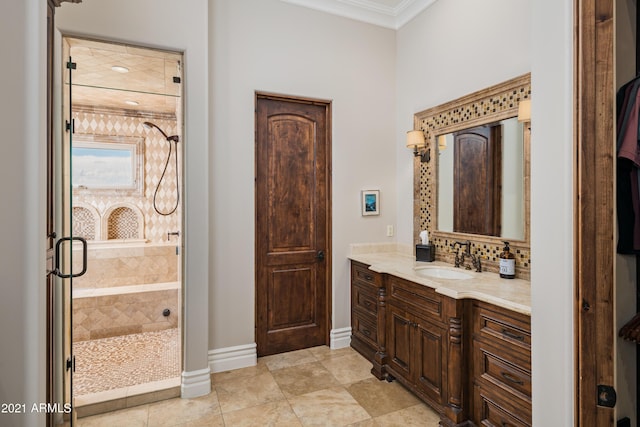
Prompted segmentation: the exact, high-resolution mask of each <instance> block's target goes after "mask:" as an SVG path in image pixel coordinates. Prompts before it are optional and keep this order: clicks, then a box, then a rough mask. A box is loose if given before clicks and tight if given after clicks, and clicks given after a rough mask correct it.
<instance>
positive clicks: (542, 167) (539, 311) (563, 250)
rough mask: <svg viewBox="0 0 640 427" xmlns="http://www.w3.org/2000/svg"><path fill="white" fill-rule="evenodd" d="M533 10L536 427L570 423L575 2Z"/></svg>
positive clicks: (544, 2)
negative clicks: (573, 12)
mask: <svg viewBox="0 0 640 427" xmlns="http://www.w3.org/2000/svg"><path fill="white" fill-rule="evenodd" d="M531 5H532V9H531V12H532V22H533V25H532V28H531V30H532V37H531V40H532V43H531V80H532V101H531V124H532V128H531V258H532V265H531V299H532V316H531V328H532V344H531V348H532V350H533V354H532V373H533V425H536V426H571V425H573V424H574V423H573V419H574V416H573V410H574V399H573V391H574V378H573V371H574V363H573V359H574V356H573V346H574V340H573V286H574V285H573V283H574V281H573V200H574V198H573V197H572V193H573V173H574V172H573V159H574V157H573V115H572V113H573V92H572V88H573V64H572V59H573V48H572V47H573V15H572V11H573V1H572V0H536V1H532V2H531ZM551 207H553V209H551Z"/></svg>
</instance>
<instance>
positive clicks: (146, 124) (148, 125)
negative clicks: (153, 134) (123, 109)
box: [142, 122, 180, 142]
mask: <svg viewBox="0 0 640 427" xmlns="http://www.w3.org/2000/svg"><path fill="white" fill-rule="evenodd" d="M142 125H143V126H144V127H145V128H147V129H151V128H156V129H157V130H158V132H160V133H161V134H162V136H164V137H165V138H166V140H167V141H173V142H180V137H178V135H171V136H167V134H166V133H164V131H163V130H162V129H160V127H159V126H158V125H157V124H155V123H151V122H144V123H142Z"/></svg>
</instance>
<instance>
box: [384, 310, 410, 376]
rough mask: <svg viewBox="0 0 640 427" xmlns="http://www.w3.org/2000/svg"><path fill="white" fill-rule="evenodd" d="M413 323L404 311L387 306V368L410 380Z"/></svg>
mask: <svg viewBox="0 0 640 427" xmlns="http://www.w3.org/2000/svg"><path fill="white" fill-rule="evenodd" d="M412 333H413V323H412V322H411V319H410V318H409V316H407V314H406V313H405V312H404V310H401V309H398V308H396V307H394V306H389V310H388V312H387V334H388V335H387V354H388V355H389V366H390V367H391V368H392V369H393V370H395V371H396V372H397V373H398V374H399V375H402V376H404V377H405V378H406V379H407V380H411V364H412V348H411V341H412V340H411V336H412Z"/></svg>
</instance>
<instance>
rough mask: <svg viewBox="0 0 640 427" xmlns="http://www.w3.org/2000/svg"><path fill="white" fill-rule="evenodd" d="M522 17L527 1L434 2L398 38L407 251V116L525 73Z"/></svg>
mask: <svg viewBox="0 0 640 427" xmlns="http://www.w3.org/2000/svg"><path fill="white" fill-rule="evenodd" d="M528 11H529V0H484V1H481V2H480V1H475V0H446V1H437V2H435V3H434V4H433V5H431V6H430V7H428V8H427V9H426V10H425V11H423V12H422V13H421V14H420V15H418V16H417V17H416V18H415V19H413V20H412V21H411V22H409V23H408V24H406V25H405V26H404V27H402V28H401V29H400V30H398V33H397V86H398V101H397V103H398V109H397V112H396V114H397V123H398V128H397V129H396V137H395V140H396V158H397V161H396V168H397V174H398V177H397V180H398V182H397V185H398V227H397V236H398V241H399V242H401V243H405V244H413V166H412V165H413V163H412V161H413V160H412V159H413V157H412V155H411V153H410V151H409V150H407V149H406V148H405V143H404V138H405V132H406V131H407V130H410V129H412V128H413V115H414V114H415V113H416V112H418V111H422V110H424V109H426V108H430V107H434V106H436V105H439V104H442V103H444V102H447V101H450V100H452V99H455V98H458V97H460V96H463V95H467V94H469V93H471V92H475V91H477V90H480V89H484V88H486V87H488V86H491V85H494V84H496V83H500V82H503V81H505V80H508V79H510V78H513V77H517V76H520V75H522V74H525V73H527V72H529V71H530V70H531V59H530V54H531V53H530V48H529V44H530V33H529V27H530V25H531V21H530V18H529V15H528ZM505 52H508V54H505Z"/></svg>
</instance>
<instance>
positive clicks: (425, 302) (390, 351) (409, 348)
mask: <svg viewBox="0 0 640 427" xmlns="http://www.w3.org/2000/svg"><path fill="white" fill-rule="evenodd" d="M387 291H388V295H389V298H388V306H387V312H386V318H387V324H386V332H387V337H386V343H387V367H386V368H387V369H386V371H387V373H389V374H391V375H393V376H394V377H396V378H398V380H400V381H401V382H402V383H404V384H405V385H407V386H408V387H410V388H411V389H413V390H414V391H415V392H416V393H417V394H419V395H422V397H425V398H427V400H429V401H430V402H431V403H433V404H435V405H438V406H441V405H443V404H444V403H445V400H444V399H445V398H444V396H445V390H446V387H447V381H446V378H447V376H446V374H447V373H446V365H447V360H448V354H447V327H446V325H445V324H444V323H443V316H444V311H443V299H444V298H445V297H443V296H442V295H438V294H436V293H435V291H434V290H433V289H432V288H429V287H426V286H422V285H419V284H416V283H413V282H409V281H406V280H403V279H400V278H397V277H394V276H389V277H388V278H387Z"/></svg>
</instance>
